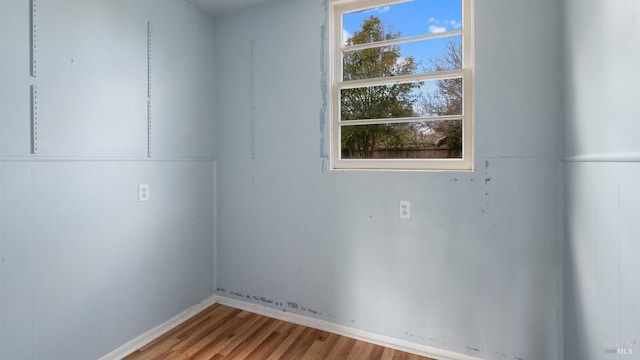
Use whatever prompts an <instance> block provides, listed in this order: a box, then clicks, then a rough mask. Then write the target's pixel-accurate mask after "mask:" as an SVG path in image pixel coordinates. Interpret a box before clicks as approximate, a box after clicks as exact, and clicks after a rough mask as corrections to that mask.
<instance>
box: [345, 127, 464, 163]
mask: <svg viewBox="0 0 640 360" xmlns="http://www.w3.org/2000/svg"><path fill="white" fill-rule="evenodd" d="M340 142H341V155H342V159H461V158H462V120H446V121H425V122H416V123H400V124H375V125H353V126H342V127H341V128H340Z"/></svg>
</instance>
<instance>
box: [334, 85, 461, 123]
mask: <svg viewBox="0 0 640 360" xmlns="http://www.w3.org/2000/svg"><path fill="white" fill-rule="evenodd" d="M340 96H341V105H340V106H341V108H340V113H341V120H342V121H348V120H366V119H393V118H404V117H431V116H442V115H462V78H453V79H445V80H432V81H423V82H412V83H406V84H395V85H378V86H369V87H361V88H354V89H343V90H342V91H341V94H340Z"/></svg>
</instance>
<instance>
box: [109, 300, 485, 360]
mask: <svg viewBox="0 0 640 360" xmlns="http://www.w3.org/2000/svg"><path fill="white" fill-rule="evenodd" d="M215 303H219V304H222V305H226V306H229V307H233V308H236V309H240V310H246V311H249V312H252V313H256V314H259V315H264V316H268V317H272V318H274V319H278V320H283V321H287V322H290V323H294V324H298V325H302V326H307V327H310V328H314V329H318V330H322V331H326V332H330V333H333V334H337V335H342V336H346V337H349V338H352V339H356V340H361V341H366V342H369V343H372V344H376V345H380V346H384V347H388V348H391V349H394V350H400V351H404V352H408V353H411V354H416V355H420V356H425V357H430V358H433V359H436V360H482V359H481V358H478V357H473V356H470V355H465V354H460V353H455V352H452V351H447V350H442V349H438V348H434V347H431V346H427V345H422V344H416V343H413V342H410V341H406V340H401V339H396V338H393V337H389V336H385V335H380V334H375V333H372V332H369V331H364V330H360V329H355V328H351V327H348V326H344V325H339V324H335V323H332V322H329V321H325V320H320V319H315V318H311V317H307V316H303V315H299V314H294V313H290V312H286V311H282V310H277V309H273V308H269V307H266V306H263V305H258V304H254V303H250V302H246V301H243V300H238V299H231V298H227V297H224V296H218V295H212V296H210V297H208V298H206V299H205V300H202V301H201V302H199V303H198V304H196V305H194V306H192V307H190V308H188V309H186V310H184V311H182V312H181V313H179V314H178V315H176V316H174V317H172V318H171V319H169V320H167V321H166V322H164V323H163V324H160V325H158V326H156V327H155V328H153V329H151V330H149V331H147V332H145V333H144V334H142V335H140V336H138V337H136V338H135V339H133V340H131V341H129V342H127V343H126V344H124V345H122V346H121V347H119V348H117V349H115V350H113V351H112V352H110V353H109V354H107V355H105V356H103V357H101V358H100V359H98V360H121V359H122V358H124V357H126V356H127V355H129V354H131V353H133V352H134V351H136V350H138V349H140V348H141V347H143V346H145V345H147V344H149V343H150V342H152V341H153V340H155V339H156V338H158V337H160V336H161V335H162V334H164V333H166V332H167V331H169V330H171V329H173V328H174V327H176V326H178V325H180V324H182V323H183V322H185V321H187V320H188V319H190V318H191V317H193V316H194V315H196V314H198V313H199V312H201V311H202V310H204V309H206V308H207V307H209V306H211V305H213V304H215Z"/></svg>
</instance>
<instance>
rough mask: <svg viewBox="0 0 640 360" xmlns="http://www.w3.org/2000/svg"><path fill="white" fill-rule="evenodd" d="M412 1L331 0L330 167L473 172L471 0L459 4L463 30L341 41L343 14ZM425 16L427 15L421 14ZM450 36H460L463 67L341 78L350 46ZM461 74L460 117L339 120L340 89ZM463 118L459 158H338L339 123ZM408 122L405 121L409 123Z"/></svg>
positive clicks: (455, 76)
mask: <svg viewBox="0 0 640 360" xmlns="http://www.w3.org/2000/svg"><path fill="white" fill-rule="evenodd" d="M408 1H412V0H337V1H332V2H331V3H330V8H331V16H330V20H329V21H330V25H329V26H330V39H329V49H330V51H329V56H330V60H329V64H330V70H329V73H330V74H329V81H330V84H329V89H331V96H330V109H331V110H330V111H331V130H330V132H331V135H330V139H331V140H330V142H331V169H333V170H448V171H473V166H474V159H473V157H474V127H473V113H474V111H473V106H474V100H473V89H474V83H473V80H474V79H473V78H474V54H473V39H474V38H473V0H459V1H461V2H462V29H460V30H453V31H446V32H443V33H438V34H425V35H419V36H412V37H406V38H399V39H394V40H390V41H385V42H378V43H368V44H358V45H352V46H345V45H344V43H343V39H342V36H343V32H342V29H343V24H342V16H343V15H344V14H346V13H351V12H356V11H361V10H368V9H374V8H378V7H381V6H387V5H393V4H399V3H403V2H408ZM425 15H426V14H425ZM452 35H461V36H462V69H459V70H449V71H440V72H430V73H424V74H411V75H402V76H394V77H393V78H374V79H364V80H351V81H343V74H342V70H343V69H342V66H343V63H342V62H343V60H342V59H343V53H344V52H345V51H348V50H351V51H353V50H361V49H367V48H373V47H378V46H380V44H382V43H384V45H387V46H388V45H396V44H402V43H407V42H413V41H420V40H426V39H432V38H438V37H446V36H452ZM448 78H462V82H463V92H462V94H463V95H462V96H463V104H462V107H463V111H462V115H460V116H433V117H427V118H410V119H376V120H361V121H354V120H348V121H342V120H341V110H340V105H341V98H340V94H341V90H343V89H348V88H354V87H364V86H375V85H390V84H398V83H407V82H416V81H430V80H442V79H448ZM452 119H456V120H462V158H461V159H342V158H341V141H340V127H341V126H343V125H347V124H348V125H356V124H360V125H362V124H381V123H393V122H403V123H406V122H411V121H413V122H420V121H440V120H452ZM408 120H409V121H408Z"/></svg>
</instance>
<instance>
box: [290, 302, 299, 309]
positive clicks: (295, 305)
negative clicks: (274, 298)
mask: <svg viewBox="0 0 640 360" xmlns="http://www.w3.org/2000/svg"><path fill="white" fill-rule="evenodd" d="M287 306H288V307H289V308H291V309H298V304H297V303H294V302H290V301H287Z"/></svg>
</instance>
